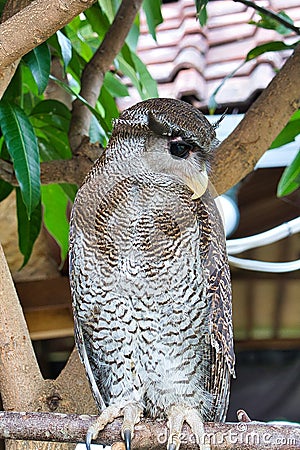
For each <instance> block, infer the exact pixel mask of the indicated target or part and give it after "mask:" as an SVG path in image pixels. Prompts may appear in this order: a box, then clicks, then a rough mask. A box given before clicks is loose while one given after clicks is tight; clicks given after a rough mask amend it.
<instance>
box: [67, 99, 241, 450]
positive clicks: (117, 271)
mask: <svg viewBox="0 0 300 450" xmlns="http://www.w3.org/2000/svg"><path fill="white" fill-rule="evenodd" d="M216 144H217V139H216V134H215V126H212V125H210V123H209V122H208V120H207V119H206V118H205V117H204V116H203V114H202V113H201V112H199V111H198V110H197V109H195V108H194V107H193V106H191V105H189V104H187V103H185V102H183V101H179V100H174V99H167V98H161V99H150V100H146V101H143V102H140V103H138V104H136V105H134V106H132V107H131V108H129V109H127V110H125V111H124V112H123V113H122V114H121V115H120V117H119V119H117V120H116V121H115V123H114V128H113V132H112V135H111V138H110V140H109V143H108V146H107V148H106V150H105V152H104V153H103V155H102V156H101V157H100V158H99V159H98V160H97V161H96V163H95V164H94V166H93V167H92V169H91V171H90V173H89V174H88V175H87V177H86V179H85V181H84V183H83V185H82V186H81V188H80V189H79V191H78V193H77V196H76V199H75V202H74V206H73V210H72V217H71V228H70V230H71V231H70V284H71V292H72V300H73V310H74V322H75V340H76V344H77V348H78V351H79V355H80V358H81V361H82V363H83V364H84V367H85V370H86V374H87V377H88V379H89V382H90V386H91V390H92V393H93V396H94V398H95V401H96V403H97V405H98V407H99V411H100V415H99V418H98V419H97V420H96V422H95V424H93V425H92V427H91V428H90V429H89V431H88V434H87V438H86V446H87V449H90V443H91V440H92V439H95V438H96V436H97V434H98V432H99V431H100V430H101V429H103V428H104V427H105V426H106V424H107V423H109V422H111V421H113V420H114V419H115V418H117V417H122V418H123V425H122V428H121V430H120V432H121V435H122V437H123V439H124V440H125V447H126V449H127V450H128V449H130V445H131V439H132V437H133V433H134V427H135V425H136V424H137V423H138V422H139V420H140V418H141V417H142V416H144V417H151V418H153V419H156V418H157V419H158V418H159V419H161V418H162V419H166V420H167V423H168V429H169V438H168V443H167V447H168V450H178V448H179V446H180V434H181V429H182V425H183V423H184V422H186V423H187V424H189V426H190V427H191V430H192V432H193V433H194V435H195V437H196V440H197V442H198V444H199V448H200V449H201V450H206V449H208V448H209V445H207V444H206V443H205V440H204V426H203V423H204V422H205V421H223V420H224V419H225V415H226V411H227V407H228V398H229V387H230V378H231V375H232V374H233V373H234V350H233V340H232V313H231V284H230V274H229V268H228V263H227V256H226V248H225V237H224V231H223V226H222V221H221V218H220V215H219V212H218V209H217V208H216V205H215V202H214V199H213V197H212V195H211V194H210V192H209V189H208V188H207V186H208V175H207V171H208V167H209V163H210V161H211V159H212V156H213V153H214V148H215V147H216Z"/></svg>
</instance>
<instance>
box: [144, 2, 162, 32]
mask: <svg viewBox="0 0 300 450" xmlns="http://www.w3.org/2000/svg"><path fill="white" fill-rule="evenodd" d="M142 7H143V10H144V11H145V14H146V20H147V25H148V29H149V32H150V34H151V36H152V37H153V39H154V40H155V41H156V32H155V30H156V27H157V26H158V25H159V24H160V23H162V21H163V18H162V15H161V0H144V1H143V4H142Z"/></svg>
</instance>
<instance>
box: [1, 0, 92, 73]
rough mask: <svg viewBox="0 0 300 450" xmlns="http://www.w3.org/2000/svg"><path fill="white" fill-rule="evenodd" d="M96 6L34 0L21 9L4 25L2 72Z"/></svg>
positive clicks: (78, 0) (88, 1) (79, 0)
mask: <svg viewBox="0 0 300 450" xmlns="http://www.w3.org/2000/svg"><path fill="white" fill-rule="evenodd" d="M94 2H95V0H51V1H49V0H34V1H33V2H32V3H30V4H29V5H28V6H27V7H26V8H24V9H21V11H19V12H18V13H17V14H15V15H14V16H12V17H10V18H9V19H8V20H6V21H5V22H4V23H3V24H1V25H0V40H1V42H0V70H3V69H4V68H6V67H8V66H9V65H10V64H12V63H13V62H14V61H16V60H17V59H18V58H20V57H21V56H23V55H25V54H26V53H28V52H29V51H30V50H32V49H33V48H35V47H36V46H37V45H39V44H41V43H42V42H44V41H45V40H46V39H48V38H49V37H50V36H52V34H54V33H55V32H56V31H57V30H59V29H60V28H62V27H63V26H65V25H66V24H67V23H69V22H70V21H71V20H72V19H73V18H74V17H76V16H78V14H80V13H81V12H82V11H84V10H85V9H87V8H89V7H90V6H91V5H92V4H93V3H94ZM16 30H18V32H17V33H16ZM20 36H22V39H20ZM0 75H1V74H0Z"/></svg>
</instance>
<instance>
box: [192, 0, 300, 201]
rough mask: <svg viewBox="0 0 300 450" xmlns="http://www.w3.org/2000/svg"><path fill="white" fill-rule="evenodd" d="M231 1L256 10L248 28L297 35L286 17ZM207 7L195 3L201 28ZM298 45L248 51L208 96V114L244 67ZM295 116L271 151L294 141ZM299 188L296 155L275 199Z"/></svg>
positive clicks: (200, 0)
mask: <svg viewBox="0 0 300 450" xmlns="http://www.w3.org/2000/svg"><path fill="white" fill-rule="evenodd" d="M234 1H240V2H241V3H244V4H245V5H247V6H250V7H253V8H254V9H256V10H257V12H258V14H259V16H260V20H259V21H258V22H255V21H253V20H251V21H250V22H249V23H250V24H252V25H255V26H256V27H260V28H265V29H268V30H274V31H276V32H277V33H279V34H280V35H282V36H287V35H290V34H291V32H295V33H296V34H297V35H300V29H299V28H298V27H296V26H295V24H294V22H293V20H292V19H291V17H289V16H288V15H287V14H286V13H285V12H284V11H280V12H279V13H275V12H273V11H271V10H268V9H266V8H263V7H261V6H258V5H257V4H256V3H254V2H252V1H248V0H234ZM207 3H208V1H207V0H195V4H196V8H197V12H198V17H199V21H200V23H201V25H203V24H205V23H206V21H207V10H206V7H207ZM201 17H202V20H201ZM299 44H300V40H295V42H293V43H292V44H287V43H285V42H283V41H270V42H266V43H264V44H261V45H258V46H257V47H255V48H253V49H252V50H250V51H249V52H248V54H247V55H246V57H245V59H244V61H243V62H242V63H241V64H240V65H238V66H237V67H236V69H235V70H233V71H232V72H231V73H229V74H228V75H227V76H226V77H225V78H224V79H223V80H222V82H221V83H220V85H219V86H218V87H217V88H216V89H215V91H214V92H213V94H212V95H211V97H210V99H209V102H208V108H209V111H210V113H211V114H213V113H214V111H215V110H216V108H217V106H218V103H217V101H216V95H217V94H218V92H219V91H220V89H222V87H223V86H224V84H225V83H226V81H227V80H228V79H230V78H232V77H233V76H234V75H235V74H236V73H237V72H238V71H239V70H240V68H241V67H242V66H243V65H244V64H246V63H247V62H249V61H251V60H253V59H255V58H257V57H258V56H260V55H262V54H264V53H267V52H278V51H283V50H294V49H295V48H296V47H297V45H299ZM299 114H300V112H299V111H298V112H296V113H295V114H294V115H293V116H292V117H291V119H290V121H289V122H288V124H287V125H286V126H285V127H284V128H283V130H282V131H281V133H280V134H279V135H278V136H277V138H276V139H275V140H274V142H273V143H272V145H271V149H272V148H276V147H279V146H282V145H284V144H287V143H289V142H292V141H294V140H295V137H296V136H298V135H299V134H300V120H299V117H300V116H299ZM299 151H300V150H299ZM299 187H300V154H299V152H298V154H297V155H296V157H295V159H294V160H293V161H292V163H291V165H290V166H289V167H287V168H286V169H285V171H284V173H283V174H282V177H281V180H280V182H279V184H278V189H277V195H278V196H279V197H282V196H284V195H288V194H290V193H292V192H294V191H295V190H296V189H298V188H299Z"/></svg>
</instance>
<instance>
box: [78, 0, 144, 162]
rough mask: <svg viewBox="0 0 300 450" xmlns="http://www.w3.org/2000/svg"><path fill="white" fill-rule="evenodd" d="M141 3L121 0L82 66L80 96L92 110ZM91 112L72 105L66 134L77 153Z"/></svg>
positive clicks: (87, 130) (140, 1)
mask: <svg viewBox="0 0 300 450" xmlns="http://www.w3.org/2000/svg"><path fill="white" fill-rule="evenodd" d="M141 4H142V0H123V1H122V3H121V5H120V8H119V10H118V12H117V14H116V16H115V19H114V21H113V23H112V25H111V27H110V29H109V30H108V32H107V33H106V35H105V37H104V39H103V41H102V43H101V45H100V47H99V48H98V50H97V51H96V53H95V54H94V56H93V58H92V59H91V60H90V62H89V63H88V64H87V65H86V66H85V69H84V71H83V73H82V78H81V91H80V95H81V96H82V97H83V98H84V99H85V100H87V102H88V103H89V104H90V105H92V106H93V107H94V106H95V105H96V102H97V99H98V97H99V94H100V90H101V87H102V84H103V78H104V75H105V73H106V72H107V71H108V70H109V68H110V66H111V64H112V63H113V60H114V58H115V57H116V56H117V54H118V53H119V51H120V50H121V48H122V46H123V44H124V41H125V38H126V36H127V34H128V32H129V30H130V28H131V26H132V23H133V21H134V18H135V16H136V14H137V12H138V10H139V8H140V6H141ZM90 121H91V113H90V111H89V110H88V108H87V107H86V106H84V105H83V103H82V102H80V100H75V101H74V103H73V111H72V119H71V124H70V131H69V140H70V145H71V149H72V151H73V152H74V153H76V149H77V147H78V146H79V145H80V143H81V140H82V137H83V136H88V134H89V127H90Z"/></svg>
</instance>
